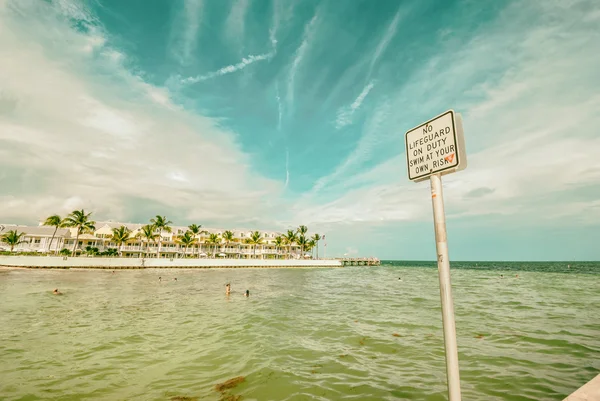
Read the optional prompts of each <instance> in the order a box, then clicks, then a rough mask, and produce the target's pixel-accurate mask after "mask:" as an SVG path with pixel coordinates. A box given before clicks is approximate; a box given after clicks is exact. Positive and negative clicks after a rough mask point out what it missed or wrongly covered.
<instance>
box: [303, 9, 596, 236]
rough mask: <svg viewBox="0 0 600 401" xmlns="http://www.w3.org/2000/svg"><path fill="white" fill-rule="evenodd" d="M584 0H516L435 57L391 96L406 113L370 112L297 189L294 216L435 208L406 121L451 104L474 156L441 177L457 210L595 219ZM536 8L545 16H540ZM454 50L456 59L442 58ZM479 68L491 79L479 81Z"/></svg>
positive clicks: (418, 215) (543, 219) (380, 217)
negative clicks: (410, 161)
mask: <svg viewBox="0 0 600 401" xmlns="http://www.w3.org/2000/svg"><path fill="white" fill-rule="evenodd" d="M586 4H587V5H589V4H590V2H589V1H585V0H578V1H575V2H574V4H570V5H569V7H567V6H566V5H563V4H562V3H560V2H552V3H550V4H548V3H546V2H537V3H534V2H516V3H514V4H512V5H511V6H509V7H508V8H507V9H505V10H504V11H503V12H502V13H501V16H500V17H499V19H498V20H497V21H494V22H492V23H490V24H488V25H486V26H485V27H484V28H482V30H480V31H478V32H475V35H474V36H473V38H472V40H471V41H470V42H469V43H466V44H463V45H462V47H461V49H460V50H459V51H458V53H457V52H456V51H455V50H454V49H450V50H449V51H450V52H451V53H452V57H451V56H450V55H449V54H446V53H443V52H441V53H439V55H438V56H437V57H434V58H432V59H431V60H430V61H429V63H427V64H426V65H425V66H424V67H423V68H421V69H420V70H419V71H418V72H417V73H416V74H415V75H414V76H412V77H408V79H407V84H405V85H403V86H402V87H401V88H400V90H397V95H396V97H395V98H394V99H392V100H391V101H390V102H391V103H390V104H391V106H390V109H391V110H402V111H403V114H402V115H401V116H400V117H398V116H397V115H391V114H389V113H386V114H385V115H383V116H382V118H381V119H380V121H379V122H375V121H374V120H376V118H375V115H376V114H374V115H373V116H372V117H371V118H370V119H369V120H367V123H366V128H365V129H363V135H362V137H361V139H360V140H359V142H358V143H357V145H356V147H355V151H354V152H353V153H352V154H350V155H349V156H348V157H347V158H345V159H344V160H343V161H342V162H341V163H340V164H339V165H338V167H337V168H336V169H334V171H333V172H332V173H330V174H329V175H327V176H324V177H322V178H321V179H319V180H318V181H317V182H316V184H315V186H314V187H313V190H312V192H311V194H310V196H307V197H303V198H301V199H300V201H299V202H298V203H297V205H296V208H295V210H296V217H295V218H296V219H297V220H301V221H307V224H310V222H314V223H317V222H321V221H322V222H329V223H330V224H334V223H337V224H345V223H347V222H349V221H350V222H352V221H354V222H361V223H365V222H379V221H406V220H421V219H429V218H430V215H431V211H430V208H431V206H430V203H429V197H428V190H429V188H428V184H427V183H421V184H413V183H410V182H408V180H407V178H406V166H405V159H404V155H403V153H404V152H403V147H402V145H403V135H404V131H405V129H404V128H406V129H408V128H410V127H412V126H414V125H416V124H417V123H419V121H413V122H410V121H407V120H406V118H407V117H410V116H411V115H412V114H416V113H417V112H418V113H422V110H431V113H430V115H434V114H436V113H438V112H440V111H442V110H444V108H448V107H449V106H454V108H456V109H457V111H460V112H462V113H463V117H464V122H465V135H466V142H467V151H468V155H469V157H468V158H469V166H468V167H467V169H466V170H465V171H463V172H460V173H457V174H453V175H450V176H447V177H445V178H444V182H445V189H446V191H445V196H446V200H447V213H448V216H449V217H450V218H453V217H456V218H457V217H461V218H466V217H469V216H471V217H474V216H487V217H486V218H492V216H503V217H502V218H501V219H499V221H498V224H510V222H513V223H521V224H522V222H524V221H528V222H530V223H531V224H538V225H543V224H546V223H548V224H550V223H551V224H567V223H570V222H573V221H577V222H579V223H582V224H599V223H600V213H599V210H598V205H597V199H598V198H600V185H598V183H600V163H599V162H598V158H597V155H598V154H600V139H599V138H598V136H597V129H595V127H598V126H600V115H598V110H600V95H598V93H600V82H599V81H598V79H597V66H598V65H600V53H598V52H597V51H595V50H594V49H595V47H596V45H597V43H598V41H599V40H600V31H598V29H597V27H596V25H595V24H594V23H592V22H591V21H586V18H585V17H586V16H588V14H587V13H586V11H585V10H586V7H584V5H586ZM531 15H538V16H539V15H541V16H543V20H542V22H541V23H535V24H532V23H531ZM557 15H560V18H554V17H555V16H557ZM569 21H586V22H581V23H579V24H577V26H573V25H571V24H570V23H569ZM567 32H568V34H566V33H567ZM508 33H510V34H508ZM449 58H452V59H453V60H455V62H453V63H451V64H447V63H444V64H442V61H443V60H447V59H449ZM474 72H478V73H482V74H485V76H487V79H486V80H484V81H480V84H479V85H475V86H473V74H474ZM449 92H455V93H464V96H463V97H462V98H464V99H469V101H466V100H462V98H459V99H461V102H460V103H459V104H458V105H448V104H444V103H443V100H444V99H448V98H452V99H455V98H456V94H453V93H449ZM474 98H475V99H477V100H470V99H474ZM415 105H418V107H416V106H415ZM369 127H377V128H375V129H373V128H372V129H369ZM392 146H393V147H395V148H397V149H398V153H399V154H400V156H397V157H395V158H393V159H389V160H387V161H385V162H384V163H380V164H378V165H377V164H376V165H375V167H374V168H371V169H370V170H366V171H365V168H366V167H367V165H368V164H367V163H366V161H371V162H373V161H375V160H376V158H377V152H378V151H382V150H385V149H386V148H389V147H392ZM340 193H342V194H343V195H342V196H340V195H339V194H340ZM586 194H587V195H586ZM328 198H329V199H331V198H333V199H334V200H332V201H330V202H326V201H324V200H325V199H328ZM582 207H585V208H586V209H585V210H587V211H588V212H585V213H584V212H583V211H582ZM486 221H489V220H486Z"/></svg>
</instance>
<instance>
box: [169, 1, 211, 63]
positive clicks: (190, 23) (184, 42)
mask: <svg viewBox="0 0 600 401" xmlns="http://www.w3.org/2000/svg"><path fill="white" fill-rule="evenodd" d="M203 8H204V1H203V0H183V8H182V9H181V10H179V12H177V13H175V18H174V20H173V21H172V29H171V46H170V48H171V49H170V50H171V54H172V56H173V57H175V58H176V59H177V60H178V61H179V62H180V63H182V64H187V63H189V62H190V59H191V57H192V53H193V51H194V50H195V47H196V44H197V43H198V36H199V34H200V26H201V23H202V12H203Z"/></svg>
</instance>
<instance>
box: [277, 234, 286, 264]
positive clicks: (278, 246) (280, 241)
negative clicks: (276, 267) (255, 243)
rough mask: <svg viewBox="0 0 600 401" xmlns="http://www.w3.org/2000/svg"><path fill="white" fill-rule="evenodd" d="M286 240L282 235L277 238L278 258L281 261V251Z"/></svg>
mask: <svg viewBox="0 0 600 401" xmlns="http://www.w3.org/2000/svg"><path fill="white" fill-rule="evenodd" d="M284 243H285V240H284V239H283V237H282V236H281V235H278V236H277V237H275V249H276V250H277V258H278V259H279V249H280V248H281V247H282V246H283V244H284Z"/></svg>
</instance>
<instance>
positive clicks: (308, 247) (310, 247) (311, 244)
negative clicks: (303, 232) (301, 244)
mask: <svg viewBox="0 0 600 401" xmlns="http://www.w3.org/2000/svg"><path fill="white" fill-rule="evenodd" d="M315 246H317V241H315V239H314V238H313V239H311V240H310V241H308V244H306V250H307V251H312V250H313V248H314V247H315ZM312 256H313V257H314V256H315V255H314V253H312Z"/></svg>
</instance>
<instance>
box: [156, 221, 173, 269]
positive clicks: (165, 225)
mask: <svg viewBox="0 0 600 401" xmlns="http://www.w3.org/2000/svg"><path fill="white" fill-rule="evenodd" d="M150 223H151V224H152V225H153V226H154V228H155V229H156V230H158V234H159V235H160V237H159V238H158V249H157V250H156V257H157V258H160V248H161V247H162V233H163V231H166V232H168V233H170V232H171V227H170V225H171V224H173V222H172V221H171V220H167V218H166V217H165V216H159V215H156V217H155V218H153V219H150Z"/></svg>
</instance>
